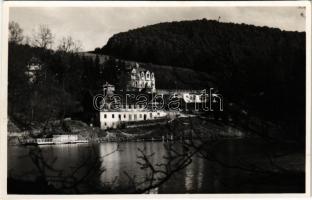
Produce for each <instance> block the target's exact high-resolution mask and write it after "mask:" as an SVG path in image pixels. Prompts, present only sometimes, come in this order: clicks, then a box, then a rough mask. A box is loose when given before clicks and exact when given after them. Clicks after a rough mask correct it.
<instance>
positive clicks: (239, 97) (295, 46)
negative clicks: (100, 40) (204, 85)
mask: <svg viewBox="0 0 312 200" xmlns="http://www.w3.org/2000/svg"><path fill="white" fill-rule="evenodd" d="M95 52H96V53H100V54H106V55H112V56H115V57H118V58H121V59H125V60H135V61H141V62H146V63H155V64H159V65H170V66H176V67H183V68H189V69H192V70H196V71H199V72H202V73H203V74H208V75H209V76H210V77H214V80H217V87H218V89H219V90H220V91H221V92H222V94H223V95H224V100H225V101H226V103H232V102H234V103H235V104H237V105H239V107H240V108H241V109H244V110H246V111H247V112H248V113H250V114H253V115H256V116H258V117H260V118H262V119H263V120H268V121H273V122H277V123H279V124H281V125H282V126H283V127H287V128H286V130H287V131H289V132H291V133H290V134H294V135H296V134H298V133H304V129H305V126H304V124H305V121H304V118H305V33H304V32H289V31H282V30H280V29H277V28H269V27H257V26H253V25H246V24H234V23H221V22H218V21H212V20H206V19H202V20H195V21H181V22H168V23H160V24H155V25H150V26H146V27H142V28H138V29H134V30H129V31H127V32H122V33H118V34H115V35H114V36H113V37H111V38H110V39H109V41H108V42H107V44H106V45H105V46H104V47H102V48H97V49H96V50H95ZM177 69H178V68H177ZM161 79H162V78H161ZM160 81H161V80H160ZM173 81H174V80H173ZM188 81H191V80H188ZM194 81H195V80H194ZM207 81H209V80H207ZM158 84H159V79H158ZM156 85H157V82H156ZM301 135H303V134H301Z"/></svg>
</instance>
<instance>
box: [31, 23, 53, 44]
mask: <svg viewBox="0 0 312 200" xmlns="http://www.w3.org/2000/svg"><path fill="white" fill-rule="evenodd" d="M53 42H54V35H53V33H52V31H51V29H50V28H49V27H48V25H44V24H41V25H39V27H38V29H37V30H35V31H34V32H33V35H32V45H33V46H35V47H40V48H46V49H50V48H51V47H52V44H53Z"/></svg>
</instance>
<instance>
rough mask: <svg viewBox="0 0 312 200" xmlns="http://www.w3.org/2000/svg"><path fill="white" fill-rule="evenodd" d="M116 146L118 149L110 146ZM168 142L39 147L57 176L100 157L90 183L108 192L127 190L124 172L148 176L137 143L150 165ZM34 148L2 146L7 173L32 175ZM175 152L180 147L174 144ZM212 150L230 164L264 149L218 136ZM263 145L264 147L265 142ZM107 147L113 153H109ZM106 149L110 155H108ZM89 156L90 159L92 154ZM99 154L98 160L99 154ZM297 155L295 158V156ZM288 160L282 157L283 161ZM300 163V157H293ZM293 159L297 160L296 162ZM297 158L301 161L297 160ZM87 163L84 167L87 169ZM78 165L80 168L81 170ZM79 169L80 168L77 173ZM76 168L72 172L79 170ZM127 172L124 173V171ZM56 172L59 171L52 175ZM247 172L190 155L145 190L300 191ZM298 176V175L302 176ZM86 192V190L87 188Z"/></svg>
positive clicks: (160, 160) (26, 177)
mask: <svg viewBox="0 0 312 200" xmlns="http://www.w3.org/2000/svg"><path fill="white" fill-rule="evenodd" d="M117 145H118V151H116V152H114V150H116V148H117ZM166 145H167V146H168V143H163V142H124V143H119V144H117V143H100V144H93V145H91V144H64V145H49V146H40V147H39V148H40V150H41V151H42V155H43V157H44V158H45V160H46V161H48V162H49V163H50V165H51V166H53V167H54V168H56V169H61V170H64V172H63V175H64V174H66V173H70V172H71V170H73V169H74V168H75V167H76V166H78V165H80V164H81V163H83V162H84V161H86V160H87V159H88V158H89V159H90V160H89V161H87V162H86V163H85V165H84V167H82V170H81V171H83V170H84V169H91V170H98V168H92V167H93V164H94V163H93V161H94V160H97V159H98V160H100V165H101V168H102V169H105V171H104V172H103V173H99V174H98V175H96V176H94V178H93V180H92V182H93V183H95V184H98V185H100V184H105V185H106V186H108V187H110V188H112V189H113V190H114V193H129V192H130V193H131V190H128V188H129V185H130V179H129V177H128V175H129V176H130V177H135V180H137V181H140V180H143V179H144V178H145V177H146V176H148V175H149V174H148V173H149V171H148V170H146V169H141V168H140V165H139V164H138V163H137V161H139V160H138V155H140V153H139V151H138V148H140V149H144V152H145V154H146V155H149V154H151V153H154V155H153V156H152V157H150V160H151V163H152V164H153V165H156V164H160V163H166V162H167V160H166V159H165V157H166V156H168V152H169V151H168V149H167V148H165V147H166ZM35 148H36V147H30V146H28V147H25V146H9V148H8V158H9V159H8V174H9V177H13V178H15V179H23V180H34V179H35V177H36V176H37V175H38V170H37V168H36V167H35V165H34V164H33V161H31V159H30V157H29V156H28V154H29V151H30V150H34V149H35ZM176 149H177V151H183V150H182V149H181V148H179V147H176ZM213 149H214V152H215V153H216V155H218V156H220V157H221V158H222V160H224V161H226V162H227V163H232V164H233V163H235V162H237V161H238V160H240V161H242V162H244V161H245V160H248V161H251V160H253V161H255V162H258V161H259V163H261V165H262V164H263V163H262V160H263V157H261V155H262V154H261V153H262V152H263V151H264V146H263V144H262V143H260V142H257V141H254V140H252V141H250V140H243V139H235V140H222V141H220V142H218V143H217V144H214V147H213ZM266 149H268V148H267V147H266ZM112 152H113V153H112ZM110 153H111V154H110ZM93 158H94V159H93ZM99 158H100V159H99ZM299 160H300V159H299ZM287 162H288V161H287ZM298 162H299V164H300V165H303V166H304V160H303V161H301V160H300V161H298ZM298 162H297V164H298ZM302 162H303V163H302ZM88 167H90V168H88ZM83 168H84V169H83ZM79 173H80V174H83V173H84V171H83V172H79ZM79 173H77V174H79ZM46 174H48V175H51V176H52V175H55V172H52V171H49V170H47V172H46ZM126 174H128V175H126ZM56 176H59V175H56ZM252 177H254V175H251V174H250V173H249V172H245V171H241V170H237V169H231V168H227V167H224V166H220V165H219V164H217V163H215V162H211V161H207V160H204V159H202V158H200V157H199V156H194V157H193V159H192V162H191V163H190V164H189V165H188V166H187V167H185V168H184V169H182V170H180V171H179V172H177V173H175V174H174V175H173V176H172V177H171V178H170V179H169V180H168V181H166V182H165V183H164V184H162V185H160V186H159V187H157V188H155V189H153V190H151V191H149V192H150V193H237V192H248V193H252V192H300V191H302V190H304V185H303V186H302V185H301V186H300V185H298V184H297V183H296V184H286V182H287V181H285V184H284V185H281V184H278V185H274V184H275V183H271V184H267V183H261V182H260V183H258V182H255V181H254V180H253V179H252ZM303 181H304V180H303ZM91 193H92V192H91Z"/></svg>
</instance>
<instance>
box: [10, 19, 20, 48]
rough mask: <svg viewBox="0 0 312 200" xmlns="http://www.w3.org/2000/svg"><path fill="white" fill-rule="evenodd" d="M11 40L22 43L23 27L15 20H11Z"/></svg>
mask: <svg viewBox="0 0 312 200" xmlns="http://www.w3.org/2000/svg"><path fill="white" fill-rule="evenodd" d="M9 34H10V35H9V41H10V42H13V43H17V44H20V43H21V42H22V41H23V39H24V36H23V29H22V28H21V27H20V26H19V24H18V23H17V22H15V21H11V22H9Z"/></svg>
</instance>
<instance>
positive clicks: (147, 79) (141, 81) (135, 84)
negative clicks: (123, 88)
mask: <svg viewBox="0 0 312 200" xmlns="http://www.w3.org/2000/svg"><path fill="white" fill-rule="evenodd" d="M127 89H128V90H130V91H135V90H138V91H141V90H143V89H146V90H147V91H150V92H152V93H154V92H155V91H156V86H155V76H154V72H150V71H149V70H146V69H144V68H142V67H140V66H139V64H138V63H136V65H135V67H133V68H132V70H131V74H130V82H129V83H128V86H127Z"/></svg>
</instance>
